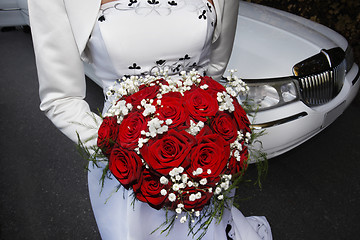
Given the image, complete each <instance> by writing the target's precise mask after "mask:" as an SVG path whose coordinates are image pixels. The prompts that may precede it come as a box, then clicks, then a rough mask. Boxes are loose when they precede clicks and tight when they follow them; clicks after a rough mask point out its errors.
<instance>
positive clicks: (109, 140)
mask: <svg viewBox="0 0 360 240" xmlns="http://www.w3.org/2000/svg"><path fill="white" fill-rule="evenodd" d="M118 127H119V125H118V124H117V118H116V117H105V118H104V119H103V122H102V123H101V126H100V128H99V130H98V139H97V145H98V147H99V148H100V149H101V150H102V152H103V153H104V154H105V155H106V156H109V155H110V153H111V150H112V149H113V146H114V144H115V141H116V138H117V133H118Z"/></svg>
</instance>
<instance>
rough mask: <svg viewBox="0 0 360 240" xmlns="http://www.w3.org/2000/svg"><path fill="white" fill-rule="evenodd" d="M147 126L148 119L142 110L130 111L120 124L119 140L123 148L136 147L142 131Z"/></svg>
mask: <svg viewBox="0 0 360 240" xmlns="http://www.w3.org/2000/svg"><path fill="white" fill-rule="evenodd" d="M146 128H147V121H146V119H145V117H144V116H143V115H142V114H141V113H140V112H137V111H135V112H130V113H129V114H128V115H126V117H125V118H124V120H123V121H122V122H121V124H120V126H119V133H118V141H119V144H120V145H121V146H122V147H123V148H127V149H131V150H133V149H135V148H136V147H137V146H138V140H139V138H140V137H141V131H142V130H145V129H146Z"/></svg>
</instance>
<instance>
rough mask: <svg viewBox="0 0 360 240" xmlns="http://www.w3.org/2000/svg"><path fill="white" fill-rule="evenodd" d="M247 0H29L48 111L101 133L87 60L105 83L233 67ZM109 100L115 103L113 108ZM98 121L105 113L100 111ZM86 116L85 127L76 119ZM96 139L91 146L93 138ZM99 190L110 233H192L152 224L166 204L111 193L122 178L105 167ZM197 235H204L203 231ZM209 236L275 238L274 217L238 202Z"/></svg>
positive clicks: (216, 73)
mask: <svg viewBox="0 0 360 240" xmlns="http://www.w3.org/2000/svg"><path fill="white" fill-rule="evenodd" d="M238 4H239V3H238V0H115V1H114V0H49V1H39V0H29V14H30V23H31V29H32V35H33V42H34V49H35V55H36V63H37V69H38V78H39V86H40V89H39V93H40V98H41V105H40V109H41V110H42V111H44V112H45V114H46V115H47V116H48V117H49V119H50V120H51V121H52V122H53V123H54V124H55V125H56V126H57V127H58V128H59V129H60V130H61V131H62V132H63V133H64V134H65V135H67V136H68V137H69V138H70V139H72V140H73V141H75V142H77V134H76V133H79V135H80V138H81V140H83V141H86V140H87V139H91V138H92V137H93V136H96V134H97V128H98V126H97V125H95V126H93V128H90V127H89V126H91V125H94V119H93V118H92V116H91V114H89V113H90V109H89V106H88V104H87V103H86V102H85V101H84V97H85V88H86V86H85V79H84V71H83V65H82V64H83V63H82V61H85V62H88V63H89V64H91V65H92V66H93V69H94V71H95V73H96V75H97V77H98V78H99V79H101V80H102V84H103V89H104V91H106V89H107V88H108V87H109V86H111V85H112V84H113V82H114V80H116V79H121V78H122V77H123V76H128V75H146V74H152V73H155V72H156V71H159V70H164V69H166V70H168V71H169V74H173V75H176V74H178V73H179V72H181V71H183V70H185V71H186V70H191V69H193V68H196V69H197V70H198V71H199V72H201V73H204V74H206V75H208V76H211V77H213V78H214V79H216V80H218V79H220V77H221V76H222V74H223V72H224V69H225V68H226V65H227V62H228V59H229V57H230V54H231V50H232V43H233V39H234V34H235V28H236V20H237V10H238V6H239V5H238ZM108 107H109V103H108V102H107V101H105V105H104V112H105V111H106V109H107V108H108ZM96 120H97V122H101V118H100V117H98V116H96ZM76 122H78V123H79V122H81V123H84V125H87V126H84V125H79V124H74V123H76ZM95 143H96V140H91V141H89V142H88V145H89V146H90V145H93V144H95ZM90 170H91V171H89V175H88V185H89V193H90V198H91V204H92V207H93V211H94V214H95V218H96V222H97V225H98V228H99V231H100V234H101V237H102V239H105V240H112V239H114V240H123V239H124V240H130V239H134V240H142V239H150V240H151V239H154V240H155V239H156V240H159V239H172V240H176V239H179V240H183V239H192V236H191V235H190V236H188V235H187V233H188V229H187V224H181V223H179V222H176V223H175V226H174V228H173V230H172V231H171V232H170V234H169V235H167V236H166V234H161V233H160V231H156V232H155V233H153V234H151V232H152V231H153V230H154V229H156V228H157V227H158V226H159V225H160V224H162V223H163V222H164V220H165V213H164V211H163V210H155V209H153V208H151V207H149V206H148V205H147V204H146V203H142V202H138V201H137V202H136V203H135V205H134V206H132V205H131V202H132V198H131V196H130V195H131V191H127V190H124V192H122V191H120V192H118V193H116V194H113V195H112V197H111V198H110V200H109V201H107V203H106V204H105V202H106V199H107V198H108V197H109V195H110V194H111V193H112V191H113V189H114V187H116V186H117V185H118V182H117V180H114V178H113V179H107V180H106V181H105V185H104V189H103V190H102V193H101V194H100V191H101V186H100V185H99V179H100V177H101V174H102V169H101V168H93V169H90ZM195 237H197V236H195ZM203 239H204V240H209V239H219V240H222V239H224V240H226V239H234V240H235V239H238V240H240V239H242V240H248V239H250V240H253V239H254V240H255V239H272V236H271V230H270V226H269V224H268V222H267V220H266V219H265V218H264V217H247V218H245V217H244V216H243V215H242V213H241V212H240V211H239V210H237V209H236V208H235V207H232V208H231V209H227V210H226V211H225V212H224V215H223V218H222V221H221V222H220V223H219V224H217V223H215V221H213V222H212V223H211V226H210V227H209V228H208V230H207V233H206V235H205V236H204V237H203Z"/></svg>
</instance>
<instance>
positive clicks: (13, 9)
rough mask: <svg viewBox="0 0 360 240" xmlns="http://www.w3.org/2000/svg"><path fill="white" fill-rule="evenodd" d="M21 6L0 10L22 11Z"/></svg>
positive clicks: (1, 9)
mask: <svg viewBox="0 0 360 240" xmlns="http://www.w3.org/2000/svg"><path fill="white" fill-rule="evenodd" d="M20 10H21V8H0V11H20Z"/></svg>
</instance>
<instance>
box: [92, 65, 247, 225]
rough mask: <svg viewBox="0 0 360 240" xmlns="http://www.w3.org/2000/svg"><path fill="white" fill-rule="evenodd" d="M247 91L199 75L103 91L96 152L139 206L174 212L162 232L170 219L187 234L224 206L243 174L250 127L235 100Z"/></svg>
mask: <svg viewBox="0 0 360 240" xmlns="http://www.w3.org/2000/svg"><path fill="white" fill-rule="evenodd" d="M247 90H248V87H247V86H246V84H245V83H244V82H243V81H241V80H240V79H238V78H237V77H234V76H233V74H232V75H231V77H229V78H228V86H227V87H224V86H223V85H221V84H220V83H218V82H216V81H215V80H213V79H212V78H210V77H206V76H205V77H204V76H200V75H199V73H198V72H196V71H190V72H182V73H181V76H180V77H179V76H178V77H176V78H172V77H170V76H167V75H166V74H165V75H163V76H148V77H135V76H132V77H130V78H124V79H122V81H121V82H118V83H116V84H115V85H114V86H112V87H110V88H109V89H108V91H107V97H108V100H109V101H111V102H112V106H111V107H110V109H109V110H108V111H107V113H106V114H105V115H104V116H103V122H102V124H101V126H100V128H99V131H98V140H97V146H98V149H100V150H101V152H102V153H103V154H104V155H105V156H106V158H107V159H108V169H109V170H110V171H111V173H112V175H113V176H114V177H115V178H116V179H117V180H118V181H119V182H120V183H121V186H123V187H124V188H126V189H132V191H133V193H134V196H135V198H136V199H137V200H139V201H141V202H145V203H147V204H149V205H150V206H151V207H153V208H155V209H161V208H166V209H167V211H168V210H171V211H174V214H173V215H172V219H169V221H167V222H166V223H164V224H168V227H167V228H166V229H169V227H170V226H171V225H173V223H174V221H175V219H179V221H180V222H181V223H184V222H188V223H189V226H190V229H192V228H193V227H192V226H191V225H192V224H193V225H194V224H195V225H196V223H198V222H199V223H200V222H204V221H203V220H204V217H206V218H207V220H209V219H210V220H212V219H213V218H214V217H217V216H218V215H219V214H220V215H221V213H222V212H223V210H224V208H225V207H226V204H227V203H226V201H227V200H228V199H229V198H231V190H232V189H234V188H235V187H236V185H237V183H238V179H240V178H241V176H242V175H243V173H244V171H245V169H246V167H247V161H248V145H249V143H250V142H251V141H250V140H251V130H250V122H249V120H248V118H247V115H246V113H245V111H244V109H243V108H242V107H241V105H240V104H239V102H238V100H237V97H238V96H239V95H240V94H243V95H244V94H246V92H247ZM209 205H210V207H208V206H209ZM204 207H206V210H204V211H202V210H203V208H204ZM205 222H207V223H208V224H210V223H209V221H205ZM210 222H211V221H210ZM206 227H207V225H206V224H205V225H204V224H203V225H201V228H203V229H205V230H206Z"/></svg>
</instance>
